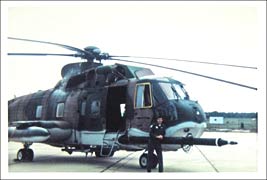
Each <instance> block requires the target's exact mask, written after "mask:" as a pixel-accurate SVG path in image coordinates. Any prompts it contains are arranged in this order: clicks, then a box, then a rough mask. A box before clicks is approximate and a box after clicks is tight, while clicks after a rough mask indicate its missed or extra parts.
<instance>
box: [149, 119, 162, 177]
mask: <svg viewBox="0 0 267 180" xmlns="http://www.w3.org/2000/svg"><path fill="white" fill-rule="evenodd" d="M162 122H163V118H162V117H158V118H157V122H156V123H155V124H152V125H151V126H150V132H149V137H150V138H149V142H148V162H147V172H151V167H152V164H153V152H154V150H156V153H157V157H158V163H159V172H163V159H162V148H161V142H162V140H163V138H164V136H165V129H166V127H165V125H164V124H163V123H162Z"/></svg>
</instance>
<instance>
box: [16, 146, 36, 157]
mask: <svg viewBox="0 0 267 180" xmlns="http://www.w3.org/2000/svg"><path fill="white" fill-rule="evenodd" d="M29 146H30V144H24V148H23V149H20V150H19V151H18V153H17V161H32V160H33V157H34V153H33V150H32V149H30V148H29Z"/></svg>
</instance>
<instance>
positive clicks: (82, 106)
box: [80, 101, 86, 116]
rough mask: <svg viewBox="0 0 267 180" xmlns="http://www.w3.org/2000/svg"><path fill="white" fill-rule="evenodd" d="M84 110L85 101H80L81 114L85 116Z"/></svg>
mask: <svg viewBox="0 0 267 180" xmlns="http://www.w3.org/2000/svg"><path fill="white" fill-rule="evenodd" d="M85 110H86V101H83V102H82V105H81V111H80V112H81V116H85Z"/></svg>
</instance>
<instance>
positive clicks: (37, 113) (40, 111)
mask: <svg viewBox="0 0 267 180" xmlns="http://www.w3.org/2000/svg"><path fill="white" fill-rule="evenodd" d="M42 109H43V106H41V105H39V106H37V107H36V112H35V117H36V118H41V116H42Z"/></svg>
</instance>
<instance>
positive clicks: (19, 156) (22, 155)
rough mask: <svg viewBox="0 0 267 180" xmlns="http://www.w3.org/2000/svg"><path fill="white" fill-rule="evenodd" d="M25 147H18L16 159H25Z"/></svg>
mask: <svg viewBox="0 0 267 180" xmlns="http://www.w3.org/2000/svg"><path fill="white" fill-rule="evenodd" d="M25 154H26V153H25V149H20V150H19V151H18V153H17V160H18V161H24V160H25V156H26V155H25Z"/></svg>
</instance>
